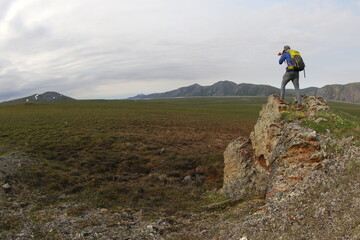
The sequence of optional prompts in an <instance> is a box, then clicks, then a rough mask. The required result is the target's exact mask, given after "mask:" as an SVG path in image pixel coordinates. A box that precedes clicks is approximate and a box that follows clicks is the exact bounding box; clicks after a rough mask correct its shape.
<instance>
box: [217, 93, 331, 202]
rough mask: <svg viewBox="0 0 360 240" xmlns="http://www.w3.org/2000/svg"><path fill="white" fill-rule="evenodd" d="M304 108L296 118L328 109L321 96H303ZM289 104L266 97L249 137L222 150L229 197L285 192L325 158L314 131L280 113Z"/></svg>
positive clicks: (225, 192) (286, 108) (287, 108)
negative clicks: (265, 102) (288, 120)
mask: <svg viewBox="0 0 360 240" xmlns="http://www.w3.org/2000/svg"><path fill="white" fill-rule="evenodd" d="M304 106H305V108H304V109H306V110H304V111H301V112H296V113H295V116H296V114H297V115H298V117H299V118H301V117H304V116H305V115H306V116H309V115H313V114H314V113H315V112H317V111H319V110H322V111H328V107H327V105H326V101H325V100H323V99H322V98H316V97H305V98H304ZM288 110H291V106H288V105H285V104H279V103H277V101H276V98H275V97H274V96H270V97H269V98H268V103H267V104H266V105H264V106H263V108H262V111H261V112H260V116H259V119H258V121H257V123H256V125H255V127H254V131H252V133H251V134H250V138H248V139H244V138H239V139H236V140H235V141H233V142H232V143H230V144H229V146H228V148H227V149H226V151H225V153H224V159H225V170H224V187H223V192H224V194H225V195H227V196H229V197H237V198H243V197H247V196H248V195H260V196H261V195H262V196H266V198H272V197H274V196H277V195H279V194H281V193H282V192H286V191H288V190H289V188H291V187H292V185H294V184H295V183H297V182H298V181H301V179H303V177H304V176H305V175H307V174H308V172H309V171H311V169H312V168H314V167H316V166H317V165H319V164H320V163H321V162H322V160H323V159H324V157H325V155H326V153H325V152H324V150H323V149H324V148H325V145H324V143H322V142H321V141H320V140H319V137H318V135H317V133H316V132H315V131H313V130H311V129H307V128H304V127H301V126H300V125H299V124H298V123H296V121H293V122H291V123H287V122H286V121H285V120H284V119H283V118H282V114H283V113H288V112H289V111H288Z"/></svg>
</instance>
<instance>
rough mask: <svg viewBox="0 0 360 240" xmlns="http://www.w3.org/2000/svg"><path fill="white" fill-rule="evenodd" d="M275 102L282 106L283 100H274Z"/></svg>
mask: <svg viewBox="0 0 360 240" xmlns="http://www.w3.org/2000/svg"><path fill="white" fill-rule="evenodd" d="M276 101H277V102H278V103H280V104H284V101H283V100H280V99H276Z"/></svg>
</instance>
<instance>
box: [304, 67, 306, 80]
mask: <svg viewBox="0 0 360 240" xmlns="http://www.w3.org/2000/svg"><path fill="white" fill-rule="evenodd" d="M304 78H306V75H305V68H304Z"/></svg>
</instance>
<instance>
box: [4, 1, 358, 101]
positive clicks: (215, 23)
mask: <svg viewBox="0 0 360 240" xmlns="http://www.w3.org/2000/svg"><path fill="white" fill-rule="evenodd" d="M286 44H288V45H290V46H291V48H292V49H295V50H299V51H300V52H301V54H302V56H303V58H304V61H305V63H306V74H307V77H306V78H305V79H304V78H303V77H302V79H301V81H300V87H301V88H305V87H310V86H315V87H322V86H324V85H327V84H346V83H350V82H359V81H360V59H359V56H360V0H302V1H298V0H287V1H285V0H247V1H245V0H76V1H75V0H0V84H1V88H0V101H4V100H9V99H13V98H17V97H24V96H28V95H32V94H35V93H43V92H45V91H56V92H59V93H62V94H65V95H68V96H70V97H74V98H78V99H85V98H87V99H88V98H118V99H119V98H126V97H130V96H134V95H137V94H139V93H144V94H149V93H155V92H164V91H169V90H173V89H176V88H179V87H184V86H188V85H191V84H194V83H198V84H200V85H212V84H214V83H215V82H217V81H221V80H230V81H233V82H236V83H253V84H268V85H272V86H275V87H279V86H280V82H281V79H282V75H283V73H284V68H285V66H280V65H279V64H278V59H279V57H278V56H277V53H278V52H279V51H280V50H282V48H283V46H284V45H286ZM289 87H292V86H291V83H290V84H289Z"/></svg>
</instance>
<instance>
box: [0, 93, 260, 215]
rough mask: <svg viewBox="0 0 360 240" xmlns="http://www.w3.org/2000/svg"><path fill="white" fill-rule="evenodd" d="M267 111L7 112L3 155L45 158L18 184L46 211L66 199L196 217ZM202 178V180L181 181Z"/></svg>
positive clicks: (248, 106) (74, 108) (209, 105)
mask: <svg viewBox="0 0 360 240" xmlns="http://www.w3.org/2000/svg"><path fill="white" fill-rule="evenodd" d="M264 102H265V99H264V98H195V99H168V100H141V101H125V100H123V101H77V102H72V103H62V104H39V105H17V106H7V107H1V108H0V142H1V145H2V147H1V152H2V153H3V154H4V153H6V152H7V151H13V150H14V149H17V150H18V151H25V152H27V153H28V154H30V155H31V156H32V157H33V158H34V159H38V161H37V163H36V164H34V165H33V166H32V167H27V168H26V169H23V172H21V173H20V174H19V178H18V179H19V180H20V181H22V182H26V183H27V184H28V185H29V187H30V188H33V189H37V190H40V191H42V192H43V193H46V194H45V195H46V196H47V198H46V199H42V201H41V204H45V205H46V204H55V202H54V201H65V200H64V199H63V198H60V200H59V198H58V197H59V196H60V195H62V194H65V195H66V196H67V198H66V201H74V202H83V203H85V204H86V205H88V206H89V207H107V208H111V207H119V206H121V207H124V208H128V207H129V208H136V209H147V208H148V209H152V210H154V211H157V212H158V211H165V212H168V213H171V212H175V211H177V210H182V209H189V208H193V209H196V208H198V204H207V203H211V201H213V198H210V197H208V195H206V194H205V195H204V193H205V192H206V191H207V190H213V189H216V188H217V189H218V188H220V187H221V185H222V174H223V156H222V155H223V151H224V149H225V148H226V146H227V144H228V143H229V142H230V141H231V140H232V139H234V138H236V137H238V136H241V135H243V136H246V135H248V134H249V133H250V131H251V129H252V126H253V125H254V123H255V121H256V119H257V117H258V112H259V110H260V108H261V105H262V103H264ZM161 149H165V151H164V152H163V154H159V152H160V151H161ZM196 174H198V177H199V176H200V178H199V179H198V181H195V180H194V179H193V180H194V181H192V182H191V183H184V182H183V181H182V180H183V179H184V177H186V176H192V177H193V178H195V176H196ZM202 176H205V179H201V178H202ZM55 199H56V200H55Z"/></svg>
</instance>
